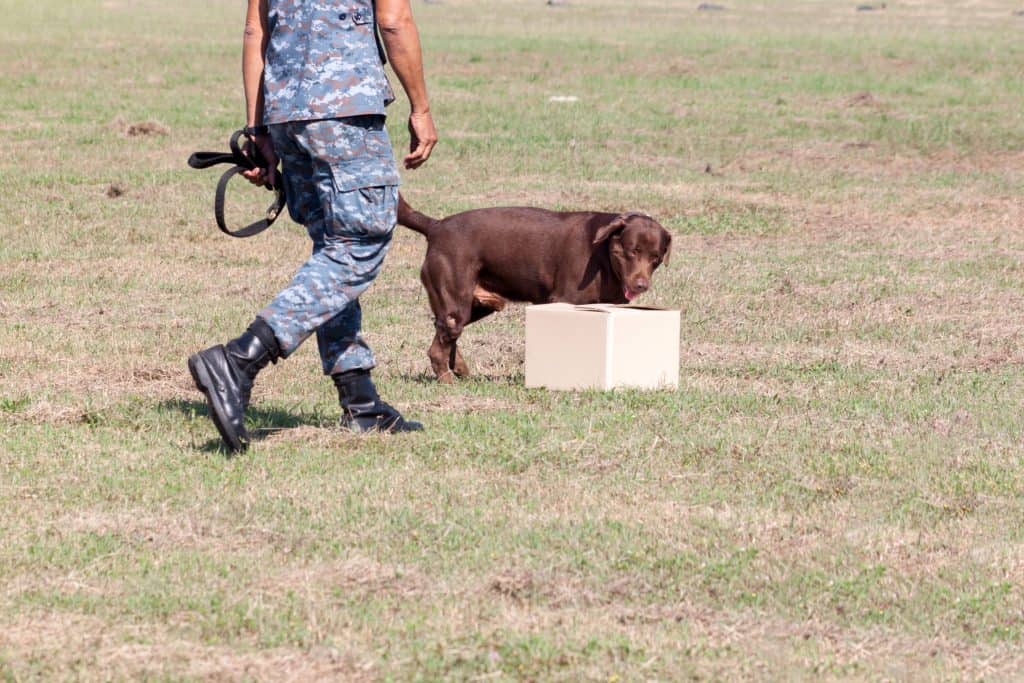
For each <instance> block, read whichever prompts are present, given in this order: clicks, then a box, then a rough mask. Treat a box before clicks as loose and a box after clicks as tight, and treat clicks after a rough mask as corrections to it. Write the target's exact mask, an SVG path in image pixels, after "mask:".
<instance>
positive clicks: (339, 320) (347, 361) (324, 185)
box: [189, 117, 420, 451]
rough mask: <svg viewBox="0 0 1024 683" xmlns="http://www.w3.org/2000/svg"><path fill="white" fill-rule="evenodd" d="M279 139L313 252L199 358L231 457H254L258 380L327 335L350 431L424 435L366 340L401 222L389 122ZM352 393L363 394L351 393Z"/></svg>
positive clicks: (320, 125) (321, 127)
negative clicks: (382, 391)
mask: <svg viewBox="0 0 1024 683" xmlns="http://www.w3.org/2000/svg"><path fill="white" fill-rule="evenodd" d="M271 134H272V135H273V138H274V148H275V151H277V153H278V156H279V157H280V159H281V162H282V177H283V181H284V183H285V188H286V192H287V196H288V210H289V213H290V214H291V217H292V219H293V220H294V221H296V222H298V223H301V224H303V225H305V226H306V229H307V231H308V232H309V236H310V238H311V239H312V241H313V254H312V255H311V257H310V258H309V260H307V261H306V263H304V264H303V265H302V266H301V267H300V268H299V270H298V272H296V274H295V276H294V277H293V278H292V281H291V282H290V283H289V285H288V286H287V287H285V288H284V289H283V290H282V291H281V292H280V293H279V294H278V295H277V296H276V297H275V298H274V300H273V301H271V302H270V304H268V305H267V306H266V307H264V308H263V309H262V310H261V311H260V312H259V314H258V315H257V318H256V320H255V321H254V323H253V325H251V326H250V328H249V330H247V331H246V333H243V335H242V336H241V337H239V338H238V339H236V340H233V341H232V342H229V343H228V344H227V345H226V346H224V347H221V346H214V347H211V348H210V349H207V350H205V351H202V352H200V353H198V354H195V355H194V356H193V357H192V358H190V359H189V369H190V371H191V372H192V375H193V378H194V379H195V382H196V385H197V387H198V388H199V389H200V390H201V391H203V393H204V394H206V397H207V402H208V404H209V406H210V417H211V419H212V420H213V421H214V424H215V425H216V426H217V429H218V431H219V432H220V433H221V436H222V438H223V439H224V442H225V444H226V445H227V446H228V448H229V449H230V450H233V451H234V450H242V449H244V448H245V446H246V445H247V443H248V435H247V434H246V432H245V426H244V417H245V409H246V408H247V407H248V402H249V392H250V391H251V388H252V382H253V380H254V378H255V376H256V373H257V372H259V370H260V369H262V368H263V367H265V366H266V364H267V363H268V362H270V361H271V360H273V361H276V360H277V358H279V357H281V358H287V357H288V356H289V355H291V354H292V353H293V352H294V351H295V350H296V349H297V348H298V347H299V346H300V345H301V344H302V342H303V341H305V340H306V338H308V337H309V335H310V334H312V333H313V331H317V342H318V346H319V348H320V353H321V359H322V362H323V368H324V373H325V374H328V375H331V376H332V377H334V378H335V384H336V385H338V387H339V398H340V400H341V404H342V408H343V417H342V424H343V425H345V426H348V427H351V428H353V429H356V430H360V431H362V430H368V429H382V430H386V431H404V430H409V429H417V428H420V426H419V425H418V424H417V423H409V422H406V421H405V420H403V419H402V417H401V415H399V414H398V412H397V411H395V410H394V409H393V408H391V407H390V406H388V405H387V404H386V403H384V402H383V401H381V400H380V398H379V397H378V396H377V394H376V390H375V389H374V388H373V384H372V382H371V381H370V380H369V370H370V369H371V368H373V367H374V364H375V362H374V358H373V353H372V351H370V349H369V347H368V346H367V345H366V342H365V341H364V340H363V338H362V336H361V334H360V328H361V319H362V316H361V311H360V309H359V306H358V297H359V295H360V294H361V293H362V292H364V291H365V290H366V289H367V288H368V287H369V286H370V284H372V282H373V280H374V278H376V276H377V273H378V272H379V271H380V267H381V265H382V263H383V260H384V256H385V255H386V254H387V250H388V247H389V246H390V243H391V235H392V232H393V230H394V227H395V222H396V212H397V201H398V187H397V172H396V171H395V170H394V160H393V158H391V156H390V149H391V148H390V143H389V142H388V141H387V133H386V132H385V131H384V130H383V118H382V117H361V119H352V120H325V121H303V122H293V123H286V124H281V125H275V126H271ZM254 328H256V329H257V330H259V331H260V334H259V335H254V334H253V333H252V330H253V329H254ZM253 336H255V339H256V343H257V346H258V348H253V349H251V350H252V352H253V353H255V354H257V355H256V356H255V357H254V358H249V357H248V356H246V355H245V354H244V353H243V354H241V355H239V354H238V353H230V352H229V350H230V349H232V348H249V347H250V346H251V345H252V340H251V337H253ZM260 340H263V343H262V345H260V344H261V341H260ZM264 352H266V354H267V355H266V358H264V355H261V354H264ZM230 377H240V378H243V379H239V380H238V381H236V382H230V381H227V378H230ZM339 377H343V378H344V379H345V381H341V380H339V379H338V378H339ZM354 380H358V382H356V383H355V384H354V383H353V382H354ZM339 382H341V383H339ZM342 385H345V386H349V387H357V388H358V391H356V390H354V389H350V390H349V391H348V392H347V393H345V392H343V391H342V388H341V387H342Z"/></svg>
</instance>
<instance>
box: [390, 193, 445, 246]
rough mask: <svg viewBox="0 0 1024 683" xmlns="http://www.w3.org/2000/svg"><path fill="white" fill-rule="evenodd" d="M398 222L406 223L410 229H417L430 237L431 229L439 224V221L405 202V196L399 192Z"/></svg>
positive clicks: (400, 223)
mask: <svg viewBox="0 0 1024 683" xmlns="http://www.w3.org/2000/svg"><path fill="white" fill-rule="evenodd" d="M398 224H399V225H404V226H405V227H407V228H409V229H410V230H415V231H416V232H418V233H419V234H421V235H424V236H425V237H430V233H431V231H432V230H433V229H434V227H435V226H436V225H437V221H436V220H434V219H433V218H431V217H430V216H424V215H423V214H422V213H420V212H419V211H417V210H416V209H414V208H412V207H411V206H409V205H408V204H406V203H405V198H404V197H403V196H402V194H401V193H399V194H398Z"/></svg>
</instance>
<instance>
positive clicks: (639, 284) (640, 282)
mask: <svg viewBox="0 0 1024 683" xmlns="http://www.w3.org/2000/svg"><path fill="white" fill-rule="evenodd" d="M650 288H651V283H650V282H648V281H647V280H646V279H644V278H642V277H638V278H637V279H636V281H635V282H634V283H633V289H634V290H635V291H637V292H639V293H641V294H643V293H644V292H646V291H647V290H648V289H650Z"/></svg>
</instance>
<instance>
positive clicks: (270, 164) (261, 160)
mask: <svg viewBox="0 0 1024 683" xmlns="http://www.w3.org/2000/svg"><path fill="white" fill-rule="evenodd" d="M246 137H248V138H249V139H248V141H247V142H246V143H245V154H246V156H248V157H249V158H250V159H252V160H253V163H255V164H256V167H255V168H252V169H249V170H248V171H242V175H243V176H245V177H246V178H247V179H248V180H249V182H250V183H252V184H253V185H263V186H264V187H266V188H267V189H274V187H276V186H277V153H276V152H274V144H273V142H272V141H271V139H270V136H269V135H266V134H255V135H247V136H246Z"/></svg>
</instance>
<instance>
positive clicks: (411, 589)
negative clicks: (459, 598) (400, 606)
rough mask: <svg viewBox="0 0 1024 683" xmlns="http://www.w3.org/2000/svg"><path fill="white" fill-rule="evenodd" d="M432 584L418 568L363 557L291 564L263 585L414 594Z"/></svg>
mask: <svg viewBox="0 0 1024 683" xmlns="http://www.w3.org/2000/svg"><path fill="white" fill-rule="evenodd" d="M429 587H430V582H429V581H428V580H427V577H425V576H423V575H421V574H419V573H418V572H416V571H414V570H411V569H409V568H406V567H401V566H399V565H388V564H382V563H380V562H377V561H376V560H373V559H370V558H368V557H360V556H355V557H350V558H347V559H345V560H341V561H335V562H317V563H315V564H310V565H307V566H304V567H298V568H295V567H291V568H288V569H286V570H284V571H282V572H280V573H278V574H276V575H274V576H273V577H271V578H270V579H269V580H268V581H266V582H265V583H264V584H262V585H261V589H262V590H264V591H266V592H268V593H273V594H275V595H277V594H280V593H281V592H282V591H284V590H288V589H293V590H295V591H297V592H301V593H302V594H309V593H314V594H327V593H331V592H334V591H342V592H345V593H353V592H358V593H390V594H400V595H408V596H413V595H418V594H421V593H425V592H428V590H429Z"/></svg>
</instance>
